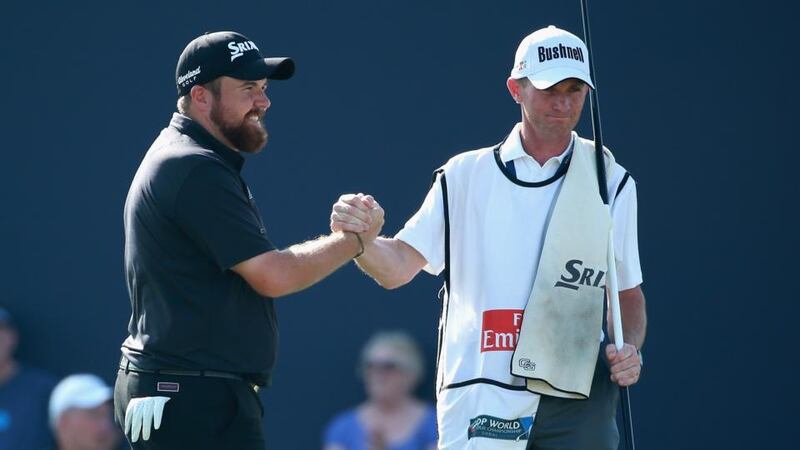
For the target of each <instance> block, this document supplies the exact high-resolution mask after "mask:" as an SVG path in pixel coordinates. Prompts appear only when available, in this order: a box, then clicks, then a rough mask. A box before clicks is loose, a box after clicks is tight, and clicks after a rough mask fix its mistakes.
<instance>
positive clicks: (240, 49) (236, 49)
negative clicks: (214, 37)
mask: <svg viewBox="0 0 800 450" xmlns="http://www.w3.org/2000/svg"><path fill="white" fill-rule="evenodd" d="M228 48H229V49H230V51H231V61H233V60H234V59H236V58H238V57H240V56H242V55H244V52H246V51H250V50H258V47H256V44H254V43H253V41H244V42H236V41H231V42H228Z"/></svg>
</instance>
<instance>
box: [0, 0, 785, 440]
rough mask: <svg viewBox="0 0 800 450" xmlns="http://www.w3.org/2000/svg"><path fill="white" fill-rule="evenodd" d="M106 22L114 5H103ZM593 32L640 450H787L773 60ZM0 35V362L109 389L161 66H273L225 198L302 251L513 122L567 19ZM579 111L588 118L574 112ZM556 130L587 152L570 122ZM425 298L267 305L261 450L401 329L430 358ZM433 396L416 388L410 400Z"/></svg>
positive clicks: (215, 23)
mask: <svg viewBox="0 0 800 450" xmlns="http://www.w3.org/2000/svg"><path fill="white" fill-rule="evenodd" d="M118 3H119V4H118ZM590 8H591V13H592V31H593V36H592V38H593V45H594V50H595V60H596V66H597V69H598V76H597V80H596V81H597V84H598V86H599V89H600V90H599V94H600V99H601V105H602V116H603V131H604V138H605V142H606V143H607V145H608V146H609V147H611V148H612V150H614V151H615V154H616V156H617V159H618V160H619V161H620V162H621V163H622V164H623V165H624V166H625V167H626V168H627V169H628V170H629V171H631V172H632V173H633V175H634V177H635V178H636V180H637V182H638V189H639V205H640V207H639V209H640V221H639V227H640V250H641V259H642V265H643V269H644V273H645V284H644V289H645V293H646V295H647V298H648V309H649V316H650V327H649V328H650V329H649V335H648V340H647V345H646V348H645V354H646V367H645V373H644V377H643V379H642V381H641V383H640V384H639V385H637V386H636V387H635V388H633V389H632V395H633V407H634V415H635V422H636V432H637V436H638V443H639V446H640V448H643V449H677V448H681V449H707V448H728V449H733V448H742V449H745V448H788V447H792V446H794V445H796V444H793V443H794V440H795V439H794V438H793V435H794V433H792V432H791V431H790V430H791V427H793V426H794V427H796V425H794V424H793V423H792V422H794V421H793V420H792V419H794V418H795V417H796V416H797V415H796V412H795V410H794V404H795V402H796V401H797V395H796V393H795V391H794V390H793V388H794V384H795V383H792V381H794V378H795V376H794V369H795V366H796V365H797V351H796V349H795V345H794V344H795V342H796V340H797V339H796V337H795V333H791V332H790V327H793V326H794V328H796V325H795V324H796V318H797V317H798V307H797V295H796V290H795V288H794V286H795V285H796V283H797V276H796V275H795V270H794V267H793V266H794V264H793V263H794V260H795V257H796V250H797V241H798V238H797V230H798V223H797V214H796V213H797V205H798V200H797V196H798V190H797V188H796V186H795V185H794V181H795V180H796V175H795V173H794V172H795V168H796V166H797V162H798V158H797V153H796V152H797V150H798V148H797V144H796V141H795V140H794V138H793V136H792V134H793V132H794V131H795V130H794V127H793V125H795V124H796V120H795V119H796V114H795V109H794V108H795V107H796V104H797V92H796V91H797V88H796V85H795V84H796V79H797V76H796V72H795V71H794V70H793V67H794V66H795V65H796V64H795V63H796V58H797V47H796V44H794V42H796V40H797V39H796V38H795V36H794V35H793V34H792V33H791V29H792V28H790V27H794V23H790V22H789V18H790V17H791V16H793V14H792V13H791V12H790V10H789V9H787V8H786V7H784V6H782V5H779V4H777V3H776V4H774V5H772V4H770V2H768V1H767V2H764V1H762V2H744V3H731V2H723V1H700V2H697V1H690V0H677V1H671V2H658V3H653V4H651V3H649V2H601V1H595V0H592V2H591V5H590ZM3 10H4V11H3V13H2V14H0V30H3V37H2V39H1V40H0V54H1V55H2V66H1V67H2V69H0V77H2V78H0V80H2V82H1V83H0V87H2V96H1V97H0V98H1V99H2V100H0V101H1V103H0V104H1V105H2V108H0V114H2V120H0V127H2V128H1V129H0V131H2V137H3V140H4V142H3V144H2V148H3V163H2V164H0V231H2V234H0V236H1V237H0V251H1V252H2V259H0V264H1V266H0V303H2V304H4V305H6V306H7V307H8V308H9V309H10V310H11V311H12V312H13V313H14V315H15V316H16V317H17V320H18V322H19V324H20V328H21V331H22V333H23V341H22V345H21V348H20V351H19V356H20V358H21V359H23V360H25V361H28V362H30V363H33V364H36V365H39V366H41V367H44V368H46V369H49V370H51V371H52V372H54V373H56V374H58V375H65V374H68V373H72V372H76V371H91V372H95V373H99V374H102V375H103V376H104V377H105V378H106V379H107V380H108V381H109V382H112V381H113V377H114V372H115V364H116V360H117V357H118V348H119V344H120V343H121V341H122V340H123V338H124V337H125V335H126V332H125V329H126V325H127V320H128V315H129V313H130V309H129V303H128V297H127V292H126V288H125V282H124V274H123V267H122V247H123V234H122V206H123V202H124V199H125V194H126V192H127V188H128V185H129V182H130V180H131V178H132V176H133V173H134V171H135V170H136V168H137V166H138V164H139V161H140V159H141V157H142V156H143V154H144V151H145V150H146V149H147V147H148V146H149V144H150V142H151V141H152V139H153V138H154V137H155V136H156V134H157V133H158V131H159V130H160V129H161V128H162V127H163V126H165V125H166V123H167V121H168V119H169V117H170V114H171V112H172V111H173V110H174V107H175V105H174V103H175V88H174V68H175V63H176V60H177V57H178V54H179V53H180V51H181V50H182V49H183V47H184V45H185V44H186V43H187V42H188V41H189V40H191V39H192V38H193V37H195V36H196V35H198V34H201V33H202V32H204V31H209V30H210V31H214V30H221V29H234V30H238V31H241V32H243V33H244V34H246V35H247V36H249V37H250V38H252V39H253V40H254V41H255V42H256V43H257V44H258V45H259V46H260V48H261V49H262V50H263V51H264V52H265V53H266V54H270V55H276V56H279V55H290V56H292V57H294V58H295V59H296V61H297V66H298V71H297V75H296V77H295V78H294V79H292V80H291V81H288V82H275V83H273V84H272V85H271V86H270V89H269V94H270V97H271V99H272V102H273V105H272V108H271V109H270V111H269V112H268V114H267V118H266V123H267V126H268V128H269V130H270V132H271V141H270V144H269V146H268V148H267V149H266V151H265V152H263V153H262V154H260V155H257V156H255V157H252V158H250V159H249V161H248V163H247V166H246V178H247V179H248V181H249V183H250V185H251V188H252V190H253V192H254V194H255V195H256V197H257V199H258V200H259V204H260V207H261V210H262V213H263V215H264V218H265V220H266V222H267V225H268V230H269V233H270V236H271V237H272V239H273V240H274V241H275V243H276V244H279V245H281V246H286V245H289V244H292V243H294V242H297V241H301V240H305V239H308V238H311V237H314V236H316V235H319V234H322V233H325V232H326V230H327V223H328V215H329V210H330V205H331V204H332V202H333V201H334V200H335V199H336V198H337V197H338V196H339V195H340V194H341V193H345V192H351V191H356V192H358V191H363V192H370V193H373V194H374V195H375V196H376V197H377V198H378V199H379V201H381V203H382V204H383V206H384V208H385V209H386V211H387V221H386V227H385V232H386V233H387V234H394V233H395V232H396V231H397V230H398V229H399V228H400V227H401V226H402V224H403V223H404V222H405V220H406V219H407V218H408V217H409V216H410V215H411V214H412V213H413V212H414V211H415V210H416V208H417V206H418V205H419V204H420V203H421V201H422V199H423V197H424V195H425V192H426V190H427V188H428V186H429V182H430V174H431V172H432V171H433V169H435V168H436V167H438V166H439V165H440V164H442V163H443V162H444V161H446V160H447V158H449V157H450V156H451V155H453V154H455V153H457V152H459V151H462V150H466V149H472V148H478V147H482V146H486V145H490V144H493V143H495V142H497V141H498V140H499V139H501V138H502V137H503V136H504V135H505V134H506V133H507V132H508V130H509V129H510V128H511V126H512V125H513V124H514V123H515V121H517V120H518V117H519V112H518V108H517V107H516V105H515V104H514V103H513V102H512V101H511V99H510V97H509V96H508V94H507V92H506V88H505V79H506V77H507V75H508V72H509V70H510V67H511V64H512V62H513V55H514V51H515V49H516V46H517V44H518V43H519V41H520V40H521V39H522V37H524V36H525V35H526V34H527V33H529V32H531V31H533V30H535V29H537V28H540V27H542V26H546V25H549V24H557V25H559V26H561V27H564V28H567V29H570V30H573V31H574V32H576V34H582V33H581V28H580V27H581V22H580V10H579V3H578V1H577V0H574V1H569V2H552V1H551V2H534V1H525V2H523V1H499V0H498V1H494V2H488V1H484V2H479V1H474V0H471V1H454V0H450V1H438V2H425V1H404V2H399V1H396V2H395V1H370V2H309V1H295V2H285V3H276V2H244V1H242V2H226V3H223V2H220V3H214V2H199V1H195V2H181V3H180V4H178V3H174V4H173V3H169V4H162V3H161V2H124V4H123V3H122V2H97V3H94V4H92V3H85V2H68V3H67V2H63V3H62V2H59V3H53V4H47V3H39V2H25V3H24V4H21V2H13V3H6V4H4V7H3ZM587 105H588V102H587ZM586 113H587V114H585V115H584V121H583V122H582V124H581V126H580V127H579V128H580V130H581V131H582V132H583V134H584V135H587V136H588V135H591V130H590V128H589V127H588V120H587V118H588V107H587V111H586ZM439 284H440V281H439V280H437V279H435V278H433V277H430V276H428V275H425V274H423V275H420V276H419V277H418V278H417V279H416V280H415V281H414V282H413V283H411V284H410V285H408V286H406V287H404V288H402V289H400V290H397V291H392V292H386V291H383V290H382V289H380V288H378V287H377V286H376V285H374V284H373V283H372V282H371V281H370V280H369V279H367V278H366V277H365V276H363V275H362V274H360V273H359V272H358V271H357V270H356V269H355V268H354V267H353V266H352V265H351V266H348V267H346V268H344V269H343V270H341V271H339V272H338V273H336V274H335V275H334V276H332V277H331V278H330V279H328V280H325V281H324V282H322V283H320V284H319V285H317V286H315V287H313V288H311V289H309V290H307V291H305V292H303V293H300V294H297V295H293V296H291V297H288V298H284V299H280V300H278V302H277V304H278V310H279V316H280V323H281V345H280V356H279V365H278V369H277V373H276V375H275V381H274V387H273V388H272V389H270V390H268V391H267V392H266V393H265V394H264V395H263V399H264V401H265V405H266V417H265V427H266V431H267V438H268V441H269V443H270V448H275V449H311V448H316V447H318V445H319V436H320V431H321V428H322V426H323V425H324V423H325V422H326V421H327V419H328V418H329V417H330V416H331V415H332V414H333V413H334V412H336V411H338V410H340V409H341V408H344V407H347V406H350V405H352V404H354V403H356V402H358V401H360V399H361V398H362V393H361V386H360V383H359V382H358V380H357V379H356V378H355V376H354V367H355V364H356V359H357V351H358V349H359V348H360V345H361V344H362V343H363V341H364V340H365V339H366V338H367V336H368V335H370V334H371V333H372V332H374V331H375V330H378V329H383V328H406V329H409V330H410V331H411V332H412V333H413V334H414V335H415V336H417V337H418V338H419V339H420V340H421V342H422V343H423V345H424V349H425V351H426V353H427V356H428V360H429V361H430V362H431V363H432V362H433V358H434V354H435V335H436V331H435V328H436V323H437V319H438V308H439V305H438V303H437V301H436V300H435V293H436V290H437V289H438V286H439ZM432 391H433V387H432V380H430V379H429V380H427V382H426V384H425V385H424V386H422V387H421V389H420V393H421V395H423V396H424V397H427V398H431V397H432Z"/></svg>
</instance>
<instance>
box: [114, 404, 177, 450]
mask: <svg viewBox="0 0 800 450" xmlns="http://www.w3.org/2000/svg"><path fill="white" fill-rule="evenodd" d="M167 401H169V397H140V398H132V399H131V401H130V402H129V403H128V409H126V410H125V434H126V435H128V436H130V438H131V442H136V441H138V440H139V434H140V433H141V436H142V440H143V441H146V440H148V439H150V431H151V430H152V429H153V428H155V429H156V430H157V429H159V428H160V427H161V417H162V416H163V414H164V405H165V404H166V403H167ZM128 433H130V434H128Z"/></svg>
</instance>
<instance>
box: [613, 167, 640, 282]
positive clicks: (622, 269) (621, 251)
mask: <svg viewBox="0 0 800 450" xmlns="http://www.w3.org/2000/svg"><path fill="white" fill-rule="evenodd" d="M612 192H613V191H612ZM636 216H637V203H636V183H635V182H634V181H633V178H630V179H629V180H628V182H627V183H626V185H625V186H623V188H622V191H621V192H620V193H619V195H618V196H617V198H616V199H615V200H614V203H613V205H612V207H611V218H612V220H613V222H614V255H615V256H616V260H617V278H618V280H617V281H618V285H619V290H621V291H624V290H626V289H631V288H635V287H636V286H638V285H640V284H642V268H641V266H640V264H639V231H638V225H637V218H636Z"/></svg>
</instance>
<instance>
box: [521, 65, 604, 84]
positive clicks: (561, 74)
mask: <svg viewBox="0 0 800 450" xmlns="http://www.w3.org/2000/svg"><path fill="white" fill-rule="evenodd" d="M567 78H577V79H579V80H581V81H583V82H584V83H586V84H588V85H589V87H591V88H592V89H594V83H592V78H591V77H590V76H589V74H587V73H586V72H583V71H580V70H577V69H575V68H573V67H554V68H552V69H547V70H542V71H540V72H538V73H536V74H534V75H528V79H529V80H531V84H533V87H535V88H536V89H539V90H542V89H547V88H549V87H550V86H552V85H554V84H556V83H559V82H561V81H564V80H566V79H567Z"/></svg>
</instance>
